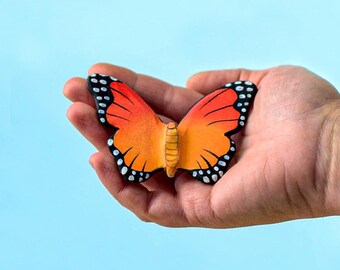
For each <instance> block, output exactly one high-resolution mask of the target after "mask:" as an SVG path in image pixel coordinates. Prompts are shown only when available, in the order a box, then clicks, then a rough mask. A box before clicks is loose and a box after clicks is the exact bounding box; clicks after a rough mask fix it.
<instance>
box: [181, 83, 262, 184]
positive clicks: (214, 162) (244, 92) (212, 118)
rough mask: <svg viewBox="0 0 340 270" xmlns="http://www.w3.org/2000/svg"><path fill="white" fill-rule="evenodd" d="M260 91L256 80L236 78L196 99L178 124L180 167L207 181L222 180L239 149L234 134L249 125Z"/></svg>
mask: <svg viewBox="0 0 340 270" xmlns="http://www.w3.org/2000/svg"><path fill="white" fill-rule="evenodd" d="M256 92H257V88H256V86H255V85H254V84H253V83H251V82H249V81H236V82H234V83H229V84H226V85H225V86H223V87H221V88H219V89H217V90H216V91H214V92H212V93H211V94H209V95H207V96H205V97H204V98H202V99H201V100H200V101H199V102H198V103H196V104H195V105H194V106H193V108H192V109H191V110H190V111H189V112H188V114H187V115H186V116H185V117H184V119H183V120H182V122H180V124H179V126H178V134H179V145H178V147H179V152H180V157H179V161H178V164H177V168H178V169H182V170H185V171H187V172H189V173H190V174H191V175H192V176H193V177H195V178H197V179H198V180H200V181H203V182H204V183H212V184H213V183H215V182H216V181H217V180H219V179H220V178H221V177H222V176H223V174H224V173H225V172H226V170H227V166H228V164H229V161H230V160H231V159H232V157H233V156H234V154H235V151H236V146H235V143H234V141H233V140H231V138H230V135H232V134H234V133H236V132H238V131H239V130H240V129H241V128H242V127H243V126H244V125H245V122H246V119H247V114H248V109H249V106H250V104H251V102H252V100H253V98H254V96H255V94H256Z"/></svg>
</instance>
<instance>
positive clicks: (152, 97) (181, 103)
mask: <svg viewBox="0 0 340 270" xmlns="http://www.w3.org/2000/svg"><path fill="white" fill-rule="evenodd" d="M92 73H102V74H107V75H110V76H113V77H116V78H117V79H119V80H121V81H122V82H124V83H126V84H127V85H129V86H130V87H131V88H132V89H134V90H135V91H136V92H137V93H138V94H139V95H141V97H142V98H143V99H144V100H145V101H146V102H147V103H148V104H149V105H150V106H151V107H152V108H153V109H154V110H155V111H156V112H157V113H160V114H163V115H165V116H167V117H169V118H172V119H174V120H175V121H179V120H181V119H182V118H183V116H184V115H185V114H186V112H187V111H188V109H189V108H190V107H191V106H192V105H193V104H194V103H195V102H197V100H198V99H200V98H201V97H202V95H200V94H199V93H197V92H195V91H192V90H188V89H185V88H181V87H176V86H172V85H171V84H168V83H166V82H164V81H161V80H158V79H155V78H152V77H150V76H146V75H142V74H137V73H135V72H133V71H131V70H129V69H126V68H123V67H118V66H114V65H110V64H96V65H94V66H93V67H91V68H90V70H89V74H92Z"/></svg>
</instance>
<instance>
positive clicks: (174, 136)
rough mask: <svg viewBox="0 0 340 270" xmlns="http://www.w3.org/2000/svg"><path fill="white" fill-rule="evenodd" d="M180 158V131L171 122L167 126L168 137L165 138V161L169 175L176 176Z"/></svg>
mask: <svg viewBox="0 0 340 270" xmlns="http://www.w3.org/2000/svg"><path fill="white" fill-rule="evenodd" d="M178 159H179V151H178V132H177V128H176V125H175V124H174V123H172V122H170V123H169V124H168V125H167V126H166V139H165V163H166V174H167V175H168V177H174V176H175V173H176V166H177V163H178Z"/></svg>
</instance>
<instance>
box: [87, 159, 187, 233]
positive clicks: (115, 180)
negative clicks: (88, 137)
mask: <svg viewBox="0 0 340 270" xmlns="http://www.w3.org/2000/svg"><path fill="white" fill-rule="evenodd" d="M90 163H91V165H92V166H93V168H94V169H95V170H96V173H97V175H98V177H99V178H100V180H101V181H102V183H103V184H104V186H105V187H106V188H107V189H108V191H109V192H110V193H111V194H112V196H113V197H114V198H116V199H117V201H118V202H119V203H120V204H122V205H123V206H124V207H126V208H128V209H129V210H131V211H132V212H133V213H134V214H135V215H137V216H138V217H139V218H140V219H142V220H144V221H153V222H156V223H159V224H161V225H164V226H170V227H177V226H185V225H188V224H187V222H186V220H185V218H183V217H184V215H183V213H182V210H181V209H180V208H179V207H178V203H177V200H176V197H175V196H174V195H173V194H171V193H168V192H165V191H154V192H150V191H148V190H147V189H146V188H145V187H143V186H142V185H140V184H136V183H129V182H127V181H125V180H124V179H123V178H122V177H121V175H120V174H119V172H118V170H117V169H116V165H115V164H114V161H113V160H112V158H110V156H109V155H105V154H103V153H96V154H94V155H92V157H91V158H90Z"/></svg>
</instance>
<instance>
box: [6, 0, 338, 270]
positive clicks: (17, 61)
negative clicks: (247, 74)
mask: <svg viewBox="0 0 340 270" xmlns="http://www.w3.org/2000/svg"><path fill="white" fill-rule="evenodd" d="M274 2H275V1H273V0H267V1H265V0H257V1H236V0H233V1H222V0H221V1H218V0H209V1H198V0H196V1H194V0H191V1H184V0H182V1H137V0H136V1H127V0H125V1H114V0H111V1H86V0H83V1H66V0H59V1H42V0H40V1H34V0H31V1H20V0H17V1H10V0H8V1H3V0H2V1H0V4H1V5H0V7H1V8H0V25H1V26H0V27H1V28H0V29H1V30H0V31H1V32H0V34H1V41H0V46H1V51H0V60H1V66H0V69H1V72H0V79H1V81H0V82H1V90H0V91H1V98H0V120H1V128H0V269H6V270H7V269H25V270H26V269H82V270H87V269H196V270H198V269H339V267H340V262H339V254H340V219H339V218H338V217H332V218H322V219H314V220H300V221H293V222H287V223H282V224H276V225H267V226H257V227H248V228H241V229H232V230H209V229H192V228H189V229H168V228H163V227H160V226H158V225H154V224H146V223H143V222H141V221H139V220H138V219H137V218H136V217H135V216H134V215H133V214H131V213H130V212H128V211H127V210H126V209H124V208H122V207H121V206H120V205H119V204H118V203H117V202H116V201H115V200H113V199H112V198H111V196H110V195H109V194H108V192H107V191H106V190H105V188H104V187H103V186H102V184H101V183H100V181H98V180H97V177H96V175H95V173H94V171H93V170H92V168H91V167H90V166H89V164H88V157H89V156H90V155H91V154H92V153H93V152H94V148H93V147H92V146H91V145H90V144H89V143H88V142H87V141H86V140H85V139H84V138H83V137H82V136H81V135H80V134H78V132H77V131H76V130H75V129H74V128H73V127H72V126H71V124H70V123H69V122H68V121H67V120H66V117H65V111H66V109H67V107H68V106H69V104H70V103H69V102H68V101H67V100H66V99H65V98H64V97H63V96H62V94H61V89H62V87H63V84H64V82H65V81H66V80H67V79H68V78H70V77H73V76H86V72H87V68H88V67H89V66H90V65H92V64H94V63H96V62H100V61H105V62H111V63H115V64H118V65H123V66H126V67H129V68H131V69H133V70H135V71H137V72H141V73H146V74H149V75H152V76H155V77H159V78H161V79H164V80H166V81H169V82H170V83H173V84H177V85H184V84H185V81H186V79H187V78H188V77H189V76H190V75H191V74H193V73H195V72H198V71H201V70H208V69H220V68H233V67H246V68H256V69H259V68H267V67H271V66H275V65H279V64H287V63H291V64H298V65H303V66H306V67H308V68H309V69H311V70H313V71H314V72H316V73H317V74H319V75H321V76H323V77H324V78H326V79H327V80H329V81H330V82H332V83H333V84H334V85H335V86H336V87H337V88H338V89H339V88H340V76H339V69H340V53H339V51H340V35H339V31H340V30H339V27H340V15H339V11H340V4H339V1H330V0H329V1H307V0H305V1H297V0H296V1H280V2H279V1H277V3H274Z"/></svg>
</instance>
